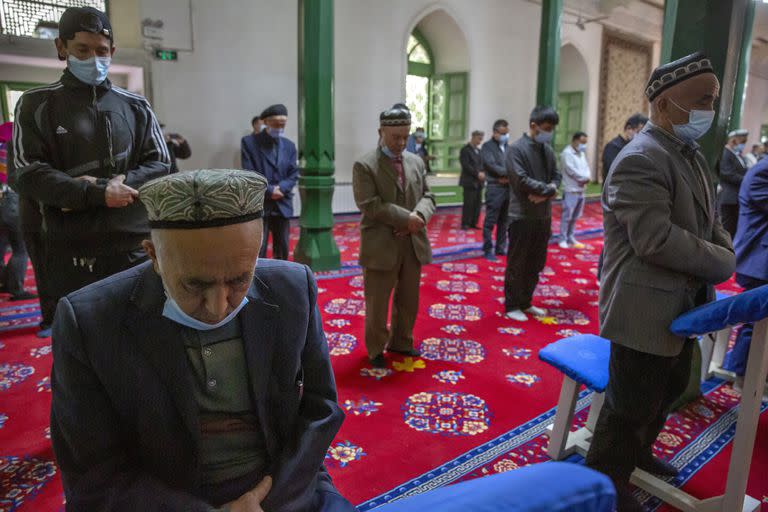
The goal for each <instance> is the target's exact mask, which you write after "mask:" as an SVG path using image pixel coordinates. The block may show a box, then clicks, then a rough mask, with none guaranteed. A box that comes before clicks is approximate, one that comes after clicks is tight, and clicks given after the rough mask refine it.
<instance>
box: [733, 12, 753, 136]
mask: <svg viewBox="0 0 768 512" xmlns="http://www.w3.org/2000/svg"><path fill="white" fill-rule="evenodd" d="M756 8H757V2H756V1H754V2H749V5H748V6H747V12H746V14H745V16H744V30H743V31H742V33H741V56H740V58H739V73H738V75H736V86H735V89H734V93H733V107H732V108H731V125H730V126H729V128H730V129H731V130H735V129H737V128H741V116H742V115H743V114H744V99H745V94H746V92H747V75H748V74H749V57H750V55H751V54H752V30H753V29H754V27H755V9H756ZM758 136H759V134H758Z"/></svg>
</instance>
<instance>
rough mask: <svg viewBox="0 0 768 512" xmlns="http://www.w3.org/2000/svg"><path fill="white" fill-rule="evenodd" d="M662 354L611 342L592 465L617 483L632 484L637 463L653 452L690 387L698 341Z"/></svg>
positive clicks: (592, 448)
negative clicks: (674, 407) (677, 351)
mask: <svg viewBox="0 0 768 512" xmlns="http://www.w3.org/2000/svg"><path fill="white" fill-rule="evenodd" d="M694 343H695V341H691V340H689V341H688V342H686V343H685V345H684V346H683V350H682V351H681V352H680V354H678V355H677V356H674V357H663V356H657V355H653V354H648V353H645V352H638V351H637V350H633V349H631V348H627V347H623V346H621V345H618V344H616V343H611V359H610V365H609V380H608V388H607V389H606V390H605V403H604V404H603V408H602V409H601V411H600V417H599V418H598V420H597V426H596V427H595V432H594V437H593V439H592V446H591V447H590V449H589V453H588V454H587V461H586V463H587V466H589V467H591V468H592V469H596V470H597V471H600V472H602V473H605V474H606V475H608V476H609V477H611V479H613V481H614V483H616V484H617V485H625V484H626V483H627V482H629V475H630V474H631V473H632V471H633V470H634V469H635V466H637V464H638V462H639V461H640V460H641V459H642V458H644V457H649V456H651V455H652V447H653V443H654V442H655V441H656V437H657V436H658V435H659V432H661V429H662V428H663V427H664V423H665V422H666V420H667V415H668V414H669V413H670V412H671V408H672V404H674V403H675V401H676V400H677V399H678V398H679V397H680V395H681V394H682V393H683V391H685V388H686V387H687V385H688V379H689V377H690V373H691V358H692V355H693V344H694Z"/></svg>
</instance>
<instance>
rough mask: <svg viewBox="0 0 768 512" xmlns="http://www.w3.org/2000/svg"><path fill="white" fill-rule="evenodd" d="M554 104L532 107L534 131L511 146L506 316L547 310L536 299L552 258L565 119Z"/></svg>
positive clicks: (518, 316) (530, 129)
mask: <svg viewBox="0 0 768 512" xmlns="http://www.w3.org/2000/svg"><path fill="white" fill-rule="evenodd" d="M559 120H560V119H559V117H558V115H557V112H555V110H554V109H553V108H552V107H547V106H538V107H536V108H534V109H533V112H531V117H530V123H529V126H528V132H527V133H525V134H523V136H522V137H520V138H519V139H518V140H516V141H515V142H514V143H513V144H512V145H510V146H509V149H508V151H507V162H506V164H507V174H508V175H509V252H508V254H507V270H506V274H505V276H504V296H505V299H504V300H505V310H506V317H507V318H509V319H510V320H515V321H518V322H525V321H527V320H528V316H527V315H526V313H529V314H532V315H534V316H542V315H544V314H545V313H546V311H545V310H543V309H541V308H539V307H536V306H534V305H533V304H532V303H531V301H532V299H533V293H534V291H535V290H536V285H537V284H538V282H539V273H540V272H541V271H542V270H543V269H544V265H545V264H546V262H547V245H548V244H549V237H550V236H551V234H552V199H554V197H555V195H556V194H557V189H558V187H559V186H560V181H561V180H562V176H561V174H560V171H558V170H557V157H556V156H555V152H554V150H553V149H552V146H551V145H550V143H551V141H552V136H553V132H554V129H555V126H557V124H558V122H559Z"/></svg>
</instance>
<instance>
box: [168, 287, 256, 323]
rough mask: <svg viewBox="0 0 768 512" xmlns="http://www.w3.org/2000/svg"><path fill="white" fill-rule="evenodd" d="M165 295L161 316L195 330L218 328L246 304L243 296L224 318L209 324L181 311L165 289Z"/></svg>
mask: <svg viewBox="0 0 768 512" xmlns="http://www.w3.org/2000/svg"><path fill="white" fill-rule="evenodd" d="M165 296H166V299H165V306H163V316H164V317H165V318H167V319H169V320H172V321H174V322H176V323H177V324H180V325H183V326H184V327H189V328H190V329H195V330H196V331H212V330H214V329H218V328H219V327H222V326H224V325H227V324H228V323H229V322H231V321H232V320H234V318H235V317H236V316H237V314H238V313H240V310H241V309H243V308H244V307H245V305H246V304H248V297H243V300H242V301H241V302H240V305H239V306H237V307H236V308H235V309H234V310H233V311H232V312H231V313H230V314H228V315H227V316H226V318H224V319H223V320H221V321H220V322H217V323H215V324H209V323H205V322H202V321H200V320H198V319H197V318H192V317H191V316H189V315H188V314H186V313H185V312H184V311H182V310H181V308H180V307H179V305H178V304H177V303H176V301H175V300H173V298H172V297H171V295H170V294H169V293H168V292H167V291H166V292H165Z"/></svg>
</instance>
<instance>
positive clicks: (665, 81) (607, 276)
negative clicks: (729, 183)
mask: <svg viewBox="0 0 768 512" xmlns="http://www.w3.org/2000/svg"><path fill="white" fill-rule="evenodd" d="M719 89H720V84H719V83H718V80H717V77H716V76H715V74H714V72H713V70H712V64H711V63H710V60H709V59H708V58H707V57H705V56H704V55H703V54H701V53H695V54H692V55H689V56H687V57H684V58H682V59H680V60H677V61H675V62H671V63H669V64H665V65H663V66H661V67H659V68H657V69H656V70H655V71H654V72H653V74H652V75H651V79H650V81H649V83H648V85H647V87H646V91H645V92H646V95H647V96H648V100H649V101H650V102H651V122H650V123H648V124H647V125H646V126H645V128H644V129H643V131H642V132H640V133H639V134H637V135H636V136H635V138H633V139H632V141H631V142H630V143H629V144H628V145H627V146H626V147H624V149H622V150H621V153H619V156H618V157H617V158H616V161H615V162H614V163H613V166H612V167H611V170H610V173H609V174H608V179H607V181H606V182H605V188H604V189H603V224H604V226H605V263H604V267H603V279H602V283H601V288H600V335H601V336H602V337H604V338H607V339H609V340H611V356H610V365H609V379H608V388H607V389H606V391H605V405H604V406H603V408H602V409H601V411H600V417H599V419H598V422H597V426H596V427H595V433H594V438H593V440H592V445H591V447H590V450H589V453H588V454H587V465H588V466H590V467H592V468H593V469H597V470H599V471H602V472H603V473H605V474H607V475H608V476H610V477H611V478H612V479H613V481H614V483H615V485H616V491H617V494H618V498H619V507H618V510H619V512H627V511H633V512H634V511H641V510H643V509H642V506H641V505H640V504H639V503H638V502H637V500H635V498H634V497H633V496H632V493H631V490H630V489H629V488H628V482H629V477H630V474H631V473H632V471H633V470H634V469H635V466H637V467H639V468H641V469H644V470H646V471H649V472H651V473H655V474H657V475H665V476H672V475H674V474H675V473H676V468H675V467H674V466H672V465H670V464H669V463H667V462H664V461H662V460H660V459H657V458H656V457H654V456H653V444H654V442H655V441H656V437H657V436H658V434H659V432H660V431H661V429H662V428H663V427H664V423H665V422H666V419H667V414H669V412H670V408H671V407H672V405H673V403H674V402H675V401H676V400H677V399H678V397H679V396H680V394H681V393H682V392H683V391H684V390H685V388H686V386H687V384H688V379H689V376H690V373H691V359H692V352H693V344H694V343H696V342H695V341H694V340H686V339H684V338H680V337H678V336H675V335H673V334H672V333H671V332H670V331H669V326H670V324H671V323H672V321H673V320H674V319H675V318H677V317H678V316H679V315H681V314H682V313H685V312H686V311H688V310H689V309H692V308H694V307H695V306H698V305H701V304H704V303H705V302H709V301H711V300H712V299H714V288H713V285H714V284H717V283H721V282H723V281H725V280H727V279H728V278H729V277H730V276H731V274H733V271H734V268H735V257H734V253H733V247H732V245H731V237H730V236H729V235H728V233H727V232H726V231H725V230H724V229H723V226H722V225H721V224H720V220H719V219H718V217H717V214H716V212H715V201H714V198H715V189H714V186H713V185H712V182H711V181H710V172H709V168H708V166H707V161H706V159H705V158H704V156H703V155H702V154H701V151H700V150H699V145H698V143H697V142H696V140H697V139H699V138H700V137H702V136H703V135H704V134H705V133H707V131H708V130H709V128H710V126H711V124H712V119H713V118H714V115H715V112H714V109H713V105H714V102H715V100H716V99H717V96H718V92H719Z"/></svg>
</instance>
